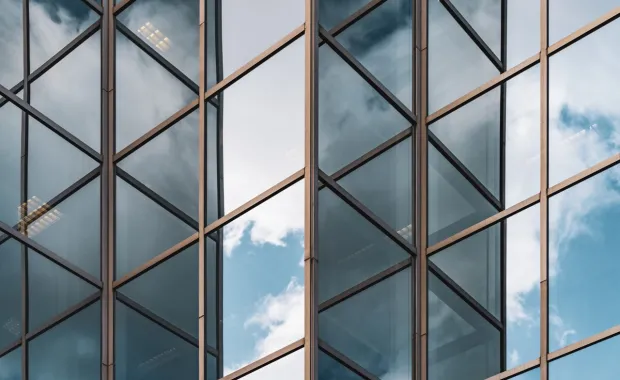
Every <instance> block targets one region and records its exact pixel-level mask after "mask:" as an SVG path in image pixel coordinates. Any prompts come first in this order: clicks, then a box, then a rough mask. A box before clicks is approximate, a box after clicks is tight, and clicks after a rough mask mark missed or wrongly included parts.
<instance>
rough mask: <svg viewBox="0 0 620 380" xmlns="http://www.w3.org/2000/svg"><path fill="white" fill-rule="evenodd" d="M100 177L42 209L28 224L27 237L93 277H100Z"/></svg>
mask: <svg viewBox="0 0 620 380" xmlns="http://www.w3.org/2000/svg"><path fill="white" fill-rule="evenodd" d="M100 183H101V182H100V179H99V178H95V179H94V180H93V181H91V182H89V183H88V184H87V185H86V186H84V187H83V188H82V189H80V190H78V191H77V192H76V193H75V194H73V195H71V196H70V197H69V198H67V199H66V200H64V201H63V202H62V203H60V204H59V205H57V206H55V207H53V208H47V209H44V212H42V213H41V214H40V216H39V217H38V219H36V220H33V222H32V223H31V224H30V225H29V226H28V236H29V237H30V238H31V239H34V240H35V241H36V242H38V243H40V244H42V245H43V246H45V247H47V248H49V249H51V250H52V251H53V252H54V253H56V254H57V255H58V256H60V257H62V258H64V259H67V260H68V261H70V262H71V263H73V264H74V265H76V266H78V267H80V268H82V269H83V270H85V271H86V272H88V273H89V274H91V275H92V276H94V277H96V278H99V277H100V270H99V269H100V266H101V260H100V253H101V252H100V251H101V246H100V241H101V228H100V226H101V219H100V216H101V213H100V210H101V208H100V204H101V203H100Z"/></svg>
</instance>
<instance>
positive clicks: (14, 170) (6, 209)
mask: <svg viewBox="0 0 620 380" xmlns="http://www.w3.org/2000/svg"><path fill="white" fill-rule="evenodd" d="M0 17H2V16H0ZM0 27H1V25H0ZM1 43H2V40H0V44H1ZM0 61H2V60H0ZM21 118H22V113H21V111H20V110H19V109H18V108H17V107H15V106H14V105H13V104H12V103H7V104H5V105H4V106H2V108H0V178H2V181H0V221H2V222H4V223H6V224H8V225H11V226H12V225H14V224H15V223H17V221H18V220H19V218H20V215H19V203H20V195H19V191H20V186H21V185H20V181H21V178H20V170H21V157H22V153H21V141H22V137H21V135H22V122H21Z"/></svg>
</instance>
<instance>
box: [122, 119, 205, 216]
mask: <svg viewBox="0 0 620 380" xmlns="http://www.w3.org/2000/svg"><path fill="white" fill-rule="evenodd" d="M198 124H199V123H198V110H196V111H194V112H192V113H191V114H189V115H188V116H186V117H185V118H183V119H182V120H180V121H179V122H178V123H176V124H175V125H173V126H172V127H170V128H169V129H167V130H166V131H165V132H163V133H162V134H161V135H159V136H157V137H156V138H155V139H153V140H151V141H150V142H149V143H148V144H146V145H145V146H143V147H141V148H140V149H138V150H137V151H136V152H134V153H132V154H131V155H130V156H129V157H127V158H126V159H124V160H123V161H121V162H119V164H118V166H119V167H120V168H121V169H123V170H125V171H126V172H127V173H129V174H131V175H132V176H133V177H134V178H136V179H137V180H138V181H140V182H142V183H143V184H144V185H146V186H147V187H149V188H150V189H151V190H153V191H154V192H156V193H157V194H159V195H160V196H162V197H163V198H164V199H166V200H167V201H168V202H170V203H172V204H173V205H175V206H176V207H178V208H179V209H180V210H181V211H183V212H185V213H186V214H187V215H189V216H190V217H192V218H194V220H198Z"/></svg>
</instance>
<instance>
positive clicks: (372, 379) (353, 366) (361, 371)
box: [319, 339, 379, 380]
mask: <svg viewBox="0 0 620 380" xmlns="http://www.w3.org/2000/svg"><path fill="white" fill-rule="evenodd" d="M319 349H320V350H321V351H323V352H324V353H325V354H326V355H329V356H330V357H331V358H332V359H334V360H335V361H337V362H338V363H340V364H342V365H343V366H345V367H346V368H347V369H349V370H350V371H353V372H354V373H355V374H356V375H358V376H360V377H362V378H364V379H365V380H379V378H378V377H377V376H375V375H373V374H372V373H370V372H369V371H368V370H367V369H366V368H364V367H362V366H361V365H359V364H357V363H356V362H355V361H353V360H352V359H350V358H349V357H347V356H346V355H345V354H343V353H342V352H340V351H338V350H336V349H335V348H334V347H332V346H330V345H329V344H328V343H326V342H325V341H324V340H321V339H319Z"/></svg>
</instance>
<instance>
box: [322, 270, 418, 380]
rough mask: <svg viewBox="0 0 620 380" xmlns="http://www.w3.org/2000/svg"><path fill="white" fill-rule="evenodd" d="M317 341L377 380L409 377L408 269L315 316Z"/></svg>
mask: <svg viewBox="0 0 620 380" xmlns="http://www.w3.org/2000/svg"><path fill="white" fill-rule="evenodd" d="M319 326H320V329H319V338H320V339H322V340H323V341H325V342H326V343H327V344H329V345H330V346H331V347H333V348H334V349H336V350H337V351H339V352H340V353H342V354H343V355H345V356H346V357H348V358H349V359H351V360H352V361H353V362H355V363H357V364H358V365H360V366H361V367H363V368H365V369H366V370H367V371H369V372H370V373H372V374H374V375H375V376H377V377H378V378H386V379H390V378H396V379H401V378H403V379H407V378H410V377H411V369H412V363H411V333H412V331H411V326H412V323H411V269H410V268H409V269H404V270H402V271H400V272H398V273H396V274H394V275H392V276H391V277H388V278H386V279H385V280H382V281H381V282H379V283H378V284H376V285H374V286H372V287H370V288H368V289H366V290H364V291H363V292H361V293H358V294H356V295H354V296H353V297H351V298H348V299H346V300H344V301H342V302H340V303H338V304H337V305H335V306H333V307H331V308H329V309H327V310H325V311H323V312H321V313H320V314H319Z"/></svg>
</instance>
